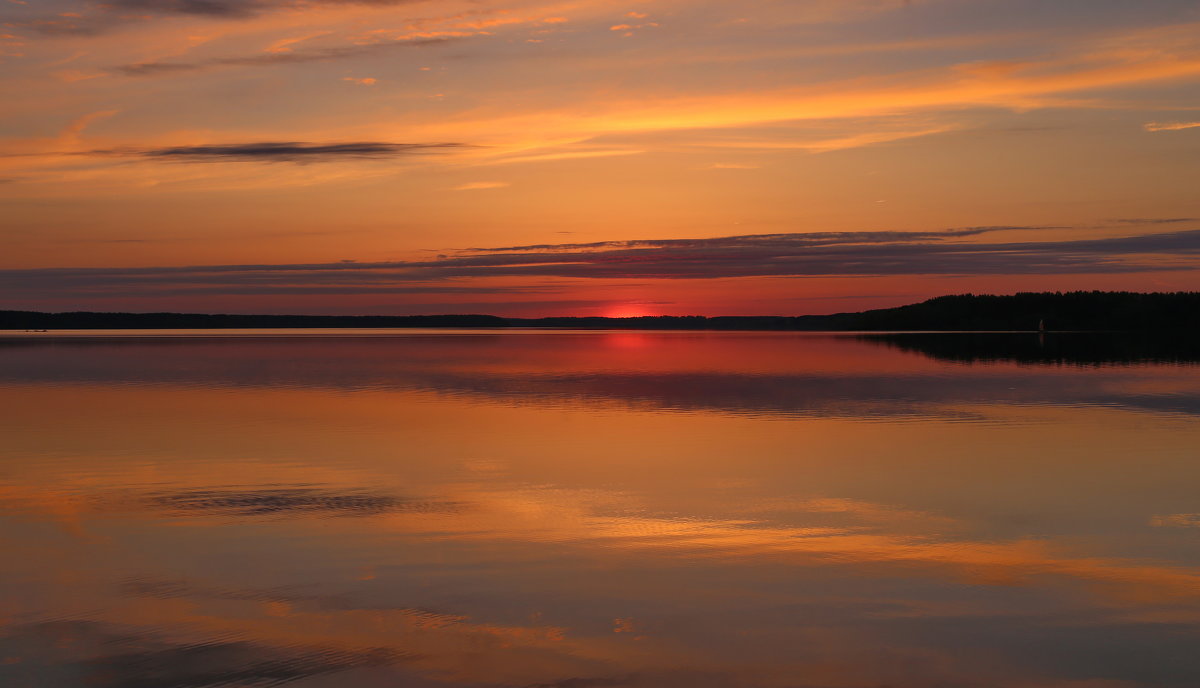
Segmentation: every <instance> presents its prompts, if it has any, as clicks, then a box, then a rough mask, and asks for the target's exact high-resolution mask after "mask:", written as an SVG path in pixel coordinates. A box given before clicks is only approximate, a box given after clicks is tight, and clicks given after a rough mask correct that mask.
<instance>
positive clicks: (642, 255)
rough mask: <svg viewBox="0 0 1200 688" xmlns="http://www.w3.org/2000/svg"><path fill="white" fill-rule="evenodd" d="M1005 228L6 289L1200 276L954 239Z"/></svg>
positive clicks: (519, 252)
mask: <svg viewBox="0 0 1200 688" xmlns="http://www.w3.org/2000/svg"><path fill="white" fill-rule="evenodd" d="M999 229H1004V230H1011V229H1017V228H1013V227H1003V228H996V227H989V228H969V229H960V230H952V231H949V232H842V233H834V232H826V233H816V234H771V235H747V236H731V237H714V238H701V239H665V240H636V241H623V242H599V243H594V244H560V245H552V244H546V245H534V246H526V247H506V248H491V249H472V250H466V251H461V252H458V253H454V254H450V255H446V256H442V257H439V258H438V259H436V260H428V261H391V262H376V263H353V262H335V263H304V264H275V265H272V264H258V265H204V266H182V267H150V268H46V269H34V270H4V271H0V288H2V289H3V290H4V292H5V293H7V294H10V295H12V296H13V297H16V296H25V297H28V296H44V297H48V296H53V295H60V296H80V297H85V296H113V295H118V294H120V295H130V294H134V295H137V294H141V295H145V294H156V293H162V294H168V293H169V294H171V295H181V294H188V293H192V294H241V295H248V294H264V295H265V294H287V293H292V294H302V293H303V294H321V293H326V294H354V293H359V294H370V293H420V292H440V293H453V292H455V291H461V292H463V293H466V292H471V291H477V292H479V293H484V292H486V291H487V290H492V289H496V287H495V285H489V284H486V283H484V284H479V283H475V284H472V283H471V282H469V280H474V279H480V278H498V277H508V278H514V277H520V278H528V279H535V280H536V279H562V278H568V279H571V278H574V279H604V280H612V279H634V280H648V279H649V280H660V279H718V278H737V277H818V276H888V275H1026V274H1116V273H1130V272H1152V271H1164V270H1194V269H1196V268H1197V267H1200V229H1192V230H1185V231H1179V232H1169V233H1160V234H1145V235H1140V236H1130V237H1112V238H1103V239H1078V240H1068V241H1020V242H1007V243H1000V242H974V243H968V242H965V241H955V239H961V238H962V237H970V236H976V235H980V234H985V233H988V232H993V231H997V230H999ZM509 288H510V287H503V289H509ZM514 288H515V289H517V290H521V289H537V288H538V287H536V286H530V287H514Z"/></svg>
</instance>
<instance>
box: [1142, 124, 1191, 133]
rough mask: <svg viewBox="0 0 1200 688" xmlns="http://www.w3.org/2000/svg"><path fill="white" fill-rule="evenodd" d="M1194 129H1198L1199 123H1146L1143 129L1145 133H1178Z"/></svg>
mask: <svg viewBox="0 0 1200 688" xmlns="http://www.w3.org/2000/svg"><path fill="white" fill-rule="evenodd" d="M1196 127H1200V122H1147V123H1146V124H1145V125H1144V127H1143V128H1144V129H1145V130H1146V131H1179V130H1181V129H1194V128H1196Z"/></svg>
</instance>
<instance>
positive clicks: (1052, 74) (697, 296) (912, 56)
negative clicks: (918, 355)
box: [0, 0, 1200, 316]
mask: <svg viewBox="0 0 1200 688" xmlns="http://www.w3.org/2000/svg"><path fill="white" fill-rule="evenodd" d="M0 92H3V93H4V94H6V95H5V97H4V98H3V99H0V308H2V309H28V310H49V311H71V310H106V311H111V310H123V311H163V310H172V311H198V312H228V313H314V314H316V313H330V314H422V313H492V314H497V315H511V316H541V315H608V316H635V315H659V314H663V315H692V314H695V315H734V314H778V315H800V314H808V313H831V312H842V311H855V310H862V309H865V308H877V307H888V306H893V305H900V304H903V303H911V302H914V301H919V300H922V299H925V298H929V297H932V296H937V295H941V294H951V293H964V292H976V293H980V292H987V293H1012V292H1017V291H1042V290H1076V289H1123V290H1137V291H1177V290H1197V289H1200V270H1198V268H1200V183H1198V180H1200V2H1197V1H1195V0H1187V1H1184V0H1141V1H1139V2H1128V1H1127V0H1124V1H1118V0H741V1H739V2H729V1H728V0H629V1H628V2H619V1H615V0H559V1H554V0H0Z"/></svg>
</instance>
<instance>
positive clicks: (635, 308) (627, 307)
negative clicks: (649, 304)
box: [603, 303, 657, 318]
mask: <svg viewBox="0 0 1200 688" xmlns="http://www.w3.org/2000/svg"><path fill="white" fill-rule="evenodd" d="M603 315H604V317H606V318H643V317H645V316H648V315H657V313H652V312H650V309H648V308H646V307H645V306H642V305H641V304H636V303H615V304H613V305H611V306H609V307H608V308H607V309H605V311H604V314H603Z"/></svg>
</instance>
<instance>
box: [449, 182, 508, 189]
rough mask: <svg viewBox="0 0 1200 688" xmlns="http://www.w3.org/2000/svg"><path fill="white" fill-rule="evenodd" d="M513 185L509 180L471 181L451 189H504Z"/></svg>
mask: <svg viewBox="0 0 1200 688" xmlns="http://www.w3.org/2000/svg"><path fill="white" fill-rule="evenodd" d="M506 186H511V184H509V183H508V182H470V183H468V184H462V185H459V186H456V187H453V188H452V189H450V190H451V191H483V190H486V189H503V188H504V187H506Z"/></svg>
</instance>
